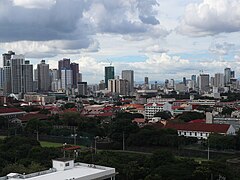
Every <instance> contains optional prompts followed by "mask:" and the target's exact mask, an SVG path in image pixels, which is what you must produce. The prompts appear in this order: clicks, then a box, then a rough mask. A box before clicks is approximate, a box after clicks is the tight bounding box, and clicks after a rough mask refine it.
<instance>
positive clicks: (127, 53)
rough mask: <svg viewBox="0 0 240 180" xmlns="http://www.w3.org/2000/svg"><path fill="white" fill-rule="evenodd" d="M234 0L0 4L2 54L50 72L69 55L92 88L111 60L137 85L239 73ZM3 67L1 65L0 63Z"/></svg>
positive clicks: (238, 1)
mask: <svg viewBox="0 0 240 180" xmlns="http://www.w3.org/2000/svg"><path fill="white" fill-rule="evenodd" d="M239 40H240V0H184V1H183V0H0V53H4V52H6V51H8V50H13V51H15V52H16V53H17V54H24V55H25V56H26V59H30V60H31V62H32V63H33V64H37V63H38V62H39V61H40V60H41V59H46V60H47V62H48V63H49V64H50V67H51V68H56V67H57V61H58V60H60V59H62V58H71V60H72V61H73V62H77V63H79V64H80V71H81V72H82V73H83V80H84V81H88V82H89V83H98V82H99V81H100V80H101V79H103V78H104V75H103V72H104V66H106V65H109V64H110V62H112V64H113V65H114V66H115V71H116V75H120V74H121V70H123V69H133V70H134V71H135V80H136V81H141V80H142V79H143V77H144V76H148V77H149V78H150V80H152V81H155V80H157V81H162V80H164V79H170V78H174V79H176V80H177V79H182V77H183V76H186V77H187V78H189V77H190V75H191V74H199V71H200V70H203V71H204V72H205V73H210V74H214V73H215V72H223V69H224V68H225V67H231V68H233V69H234V70H235V71H236V75H237V78H238V77H239V75H240V66H239V65H240V51H239V47H240V41H239ZM1 64H2V62H1V63H0V65H1Z"/></svg>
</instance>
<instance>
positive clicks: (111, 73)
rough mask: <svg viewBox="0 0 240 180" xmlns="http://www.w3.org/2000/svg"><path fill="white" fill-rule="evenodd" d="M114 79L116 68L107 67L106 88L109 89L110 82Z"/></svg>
mask: <svg viewBox="0 0 240 180" xmlns="http://www.w3.org/2000/svg"><path fill="white" fill-rule="evenodd" d="M109 79H114V67H113V66H107V67H105V88H108V80H109Z"/></svg>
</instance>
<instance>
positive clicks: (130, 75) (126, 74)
mask: <svg viewBox="0 0 240 180" xmlns="http://www.w3.org/2000/svg"><path fill="white" fill-rule="evenodd" d="M122 79H125V80H127V81H128V83H129V86H128V94H131V93H133V90H134V72H133V70H123V71H122Z"/></svg>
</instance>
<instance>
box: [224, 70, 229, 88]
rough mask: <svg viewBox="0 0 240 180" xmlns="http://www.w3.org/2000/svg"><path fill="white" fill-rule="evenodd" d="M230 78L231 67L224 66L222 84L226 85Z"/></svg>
mask: <svg viewBox="0 0 240 180" xmlns="http://www.w3.org/2000/svg"><path fill="white" fill-rule="evenodd" d="M230 79H231V68H225V69H224V84H225V85H228V84H230Z"/></svg>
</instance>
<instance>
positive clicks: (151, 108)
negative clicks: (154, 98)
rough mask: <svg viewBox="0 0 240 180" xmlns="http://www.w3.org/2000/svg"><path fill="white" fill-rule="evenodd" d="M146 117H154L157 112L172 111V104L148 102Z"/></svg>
mask: <svg viewBox="0 0 240 180" xmlns="http://www.w3.org/2000/svg"><path fill="white" fill-rule="evenodd" d="M144 109H145V119H152V118H153V117H154V115H155V114H156V113H157V112H161V111H170V112H172V105H171V104H170V103H168V102H165V103H161V104H160V103H148V104H146V105H145V107H144Z"/></svg>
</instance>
